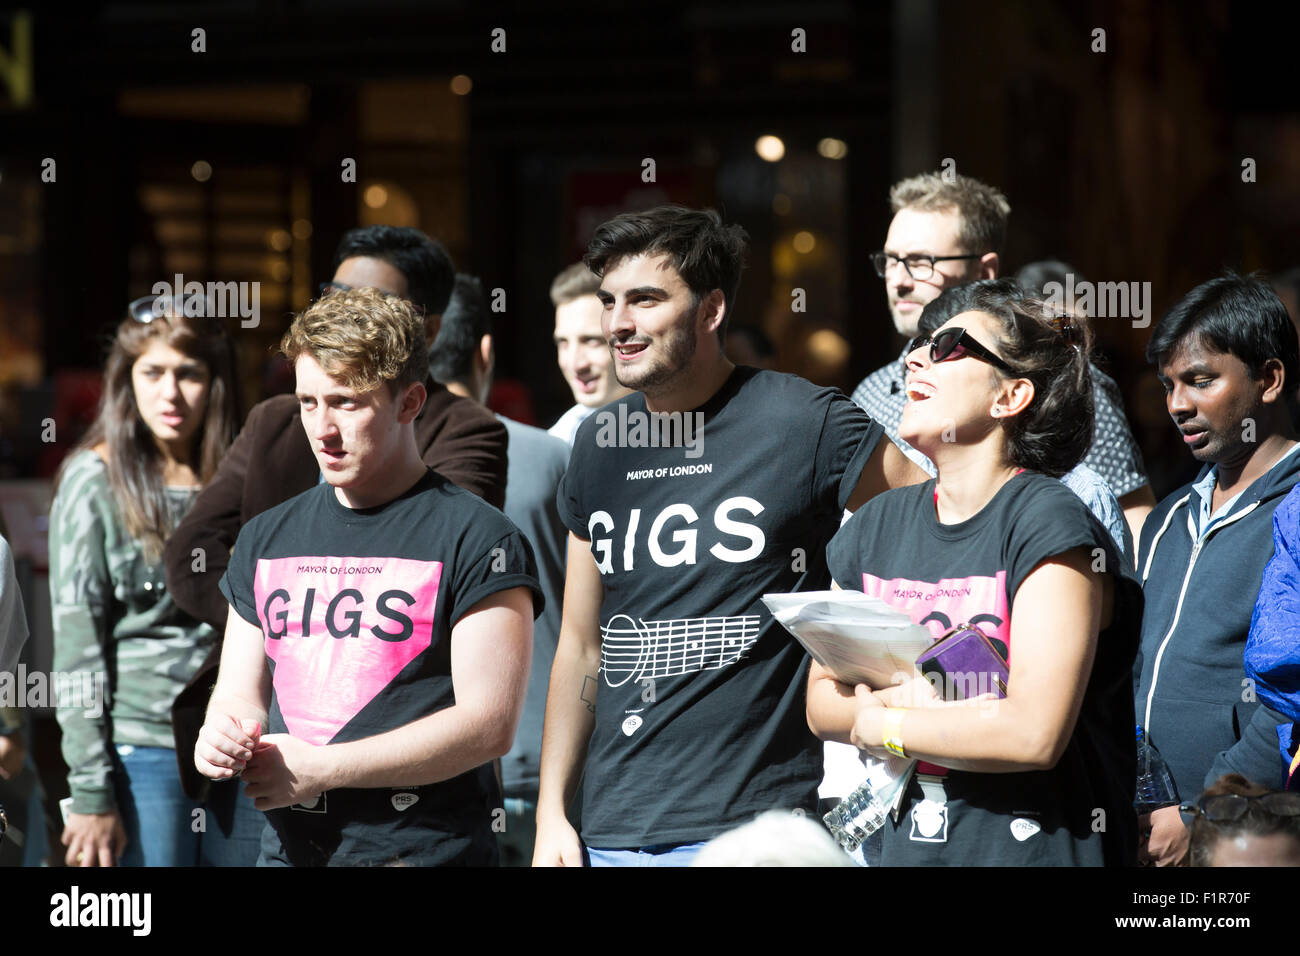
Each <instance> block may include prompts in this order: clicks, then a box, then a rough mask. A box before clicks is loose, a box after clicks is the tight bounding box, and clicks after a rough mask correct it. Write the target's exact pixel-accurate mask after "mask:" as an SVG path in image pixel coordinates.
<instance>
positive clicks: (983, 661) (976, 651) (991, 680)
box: [916, 624, 1011, 700]
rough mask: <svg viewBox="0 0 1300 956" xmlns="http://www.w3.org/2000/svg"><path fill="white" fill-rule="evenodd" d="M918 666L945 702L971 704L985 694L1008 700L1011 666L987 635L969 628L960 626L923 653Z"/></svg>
mask: <svg viewBox="0 0 1300 956" xmlns="http://www.w3.org/2000/svg"><path fill="white" fill-rule="evenodd" d="M916 666H917V669H918V670H920V672H921V673H922V674H924V675H925V676H926V678H927V679H928V680H929V681H930V682H931V683H932V684H934V685H935V688H936V689H937V690H938V691H940V693H941V696H942V697H943V699H944V700H968V699H970V698H972V697H978V696H980V695H981V694H993V696H995V697H1006V696H1007V681H1008V680H1010V678H1011V673H1010V671H1009V670H1008V668H1007V662H1006V661H1005V660H1003V659H1002V655H1001V654H999V653H998V652H997V649H996V648H995V647H994V646H993V644H992V642H990V641H989V639H988V638H987V637H985V636H984V632H983V631H981V630H980V629H979V628H978V627H972V626H971V625H969V624H958V625H957V626H956V627H954V628H953V629H952V630H951V631H949V632H948V633H947V634H945V635H943V637H941V638H939V639H938V640H937V641H935V642H934V643H933V644H931V645H930V646H929V647H928V648H926V649H925V650H924V651H922V652H921V655H920V656H919V657H917V659H916ZM936 678H939V679H941V680H942V683H939V682H938V681H937V680H936Z"/></svg>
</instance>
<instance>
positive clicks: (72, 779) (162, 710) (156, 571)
mask: <svg viewBox="0 0 1300 956" xmlns="http://www.w3.org/2000/svg"><path fill="white" fill-rule="evenodd" d="M196 495H197V491H194V490H189V489H170V488H169V489H168V490H167V499H168V505H169V507H171V508H173V509H174V511H173V520H177V519H179V517H180V516H181V515H182V514H183V513H184V512H185V511H187V510H188V509H189V506H190V505H191V504H192V503H193V501H194V498H195V496H196ZM50 605H51V612H52V615H53V619H54V670H55V671H56V672H59V673H60V674H61V675H67V674H69V673H71V672H80V674H81V675H82V679H80V680H77V681H75V682H68V683H69V684H70V685H71V686H73V687H77V688H79V689H84V688H85V687H86V686H93V687H94V688H95V690H96V695H95V696H96V697H98V696H99V692H101V691H106V692H107V698H108V699H107V701H104V700H102V699H93V700H87V699H86V696H87V695H86V694H85V693H84V692H82V693H79V694H77V695H73V694H69V693H65V694H63V695H60V697H61V699H56V701H55V704H56V713H57V716H58V721H59V726H60V727H62V729H63V758H64V760H66V761H67V763H68V787H69V789H70V790H71V791H72V799H73V804H72V810H73V812H75V813H106V812H108V811H110V810H112V809H114V808H115V807H116V800H115V798H114V794H113V758H112V752H111V751H110V749H109V748H110V746H118V747H120V746H123V745H131V746H143V747H168V748H174V746H175V744H174V742H173V737H172V726H171V706H172V701H173V700H174V699H175V698H176V695H177V694H178V693H179V692H180V690H181V688H183V687H184V686H185V684H186V682H187V681H189V679H190V678H191V677H192V676H193V675H194V673H195V672H196V671H197V670H198V669H199V666H200V665H201V664H202V663H203V660H204V658H205V657H207V654H208V651H209V649H210V648H211V647H212V646H213V644H214V643H215V641H216V633H215V632H214V631H213V629H212V628H211V627H209V626H208V625H206V624H200V623H198V622H196V621H195V620H194V619H193V618H191V617H190V616H189V615H187V614H186V613H185V612H183V611H181V610H180V608H178V607H177V606H176V604H175V602H174V601H173V600H172V598H171V595H169V594H168V593H167V590H166V586H165V581H164V576H163V567H162V562H161V558H159V559H158V560H155V561H152V562H151V561H147V560H146V559H145V555H144V552H143V547H142V545H141V543H140V542H139V541H138V540H137V539H135V538H132V537H130V536H129V535H128V534H127V531H126V527H125V525H124V524H123V522H122V519H121V517H120V515H119V513H118V510H117V507H116V504H115V503H114V501H113V495H112V492H111V490H110V488H109V484H108V469H107V467H106V466H105V465H104V463H103V461H102V460H101V459H100V458H99V456H98V455H96V454H95V453H94V452H92V451H82V452H77V453H76V454H75V455H74V457H73V458H72V459H70V460H69V462H68V466H67V468H66V469H65V471H64V475H63V478H62V481H61V482H60V484H59V489H58V493H57V494H56V496H55V498H54V503H53V505H52V506H51V508H50ZM85 674H90V675H92V678H93V684H92V683H91V681H89V680H87V679H85V678H84V675H85ZM63 680H64V678H62V677H61V678H60V681H63Z"/></svg>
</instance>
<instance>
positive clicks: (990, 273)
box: [853, 173, 1155, 540]
mask: <svg viewBox="0 0 1300 956" xmlns="http://www.w3.org/2000/svg"><path fill="white" fill-rule="evenodd" d="M950 179H951V181H949V179H946V178H945V177H944V176H943V175H941V174H939V173H923V174H921V175H918V176H912V177H910V178H908V179H904V180H901V181H900V182H898V183H895V184H894V186H893V188H892V189H890V191H889V202H890V207H891V208H892V210H893V212H894V218H893V221H892V222H891V223H890V224H889V232H888V234H887V235H886V236H885V247H884V249H882V250H880V251H879V252H876V253H874V254H873V255H872V257H871V262H872V265H873V266H874V267H875V270H876V274H877V275H879V276H880V277H881V278H883V279H884V280H885V292H886V295H887V296H888V299H889V311H890V314H891V316H892V317H893V320H894V328H895V329H896V330H897V332H898V334H899V335H901V336H903V337H905V338H906V339H907V340H909V341H910V340H911V339H912V338H913V337H914V336H916V334H917V332H918V323H919V322H920V318H921V312H922V311H923V310H924V308H925V307H926V305H928V304H929V303H930V302H932V301H934V300H935V299H937V298H938V297H939V295H940V294H941V293H942V292H943V291H944V290H946V289H951V288H953V287H955V286H960V285H965V284H967V283H970V282H975V281H977V280H980V279H995V278H997V276H998V274H999V272H1000V271H1001V266H1002V262H1001V257H1000V250H1001V249H1002V245H1003V242H1004V241H1005V239H1006V232H1007V218H1008V217H1009V216H1010V214H1011V206H1010V204H1009V203H1008V202H1007V199H1006V197H1005V196H1003V195H1002V193H1001V192H999V191H998V190H997V189H995V188H993V187H992V186H989V185H987V184H985V183H982V182H980V181H979V180H977V179H973V178H971V177H969V176H953V177H950ZM1035 291H1036V290H1035ZM905 372H906V369H905V368H904V366H903V356H902V355H900V356H899V357H898V358H897V359H896V360H895V361H893V362H890V363H889V364H888V365H885V366H883V367H882V368H879V369H877V370H876V371H874V372H872V373H871V374H870V375H868V376H867V377H866V378H865V379H863V380H862V381H861V382H860V383H859V384H858V387H857V388H856V389H855V390H854V392H853V400H854V401H855V402H857V403H858V405H860V406H861V407H862V408H863V410H865V411H866V412H867V414H868V415H870V416H871V417H872V418H873V419H875V420H876V421H878V422H880V424H881V425H882V426H883V427H884V429H885V432H886V434H888V435H889V437H890V438H892V439H893V440H894V441H895V442H897V443H898V445H899V447H901V448H902V449H903V450H904V451H905V452H907V453H908V455H909V456H910V457H912V459H913V460H914V461H916V462H917V464H919V465H920V466H921V467H922V468H925V469H926V470H927V471H930V472H931V473H933V466H932V465H930V464H929V462H928V461H926V460H925V456H924V455H922V454H921V453H920V452H918V451H916V450H915V449H913V448H911V447H910V446H908V445H907V443H906V442H904V441H902V440H901V439H900V438H899V437H898V422H899V419H901V418H902V415H903V404H904V401H905V400H906V397H907V396H906V395H905V393H904V389H903V377H904V374H905ZM1092 372H1093V381H1094V385H1095V388H1094V396H1093V397H1094V402H1095V408H1096V422H1097V432H1096V439H1095V440H1094V442H1093V445H1092V447H1091V448H1090V449H1089V450H1088V454H1087V455H1086V456H1084V460H1083V463H1084V464H1085V465H1087V466H1088V467H1089V468H1091V469H1092V470H1093V471H1095V472H1096V473H1097V474H1098V475H1100V476H1101V478H1102V479H1103V480H1104V481H1105V482H1106V483H1107V484H1108V485H1109V486H1110V488H1111V490H1112V491H1113V492H1114V494H1115V496H1116V497H1117V498H1118V499H1119V502H1120V505H1121V506H1122V507H1123V509H1124V517H1125V520H1126V521H1127V522H1128V525H1129V528H1130V530H1131V532H1132V536H1133V538H1134V540H1136V539H1137V537H1138V535H1139V534H1140V533H1141V530H1142V522H1143V521H1144V520H1145V518H1146V516H1147V514H1148V513H1149V512H1150V511H1151V509H1152V507H1154V505H1155V496H1154V495H1153V494H1152V492H1151V486H1150V485H1149V484H1148V483H1147V477H1146V472H1145V470H1144V468H1143V465H1142V455H1141V452H1140V451H1139V450H1138V447H1137V443H1136V442H1135V441H1134V440H1133V434H1132V431H1131V429H1130V428H1129V425H1128V421H1127V419H1126V418H1125V416H1124V411H1123V406H1122V403H1121V398H1120V394H1119V389H1118V386H1116V385H1115V383H1114V381H1113V380H1111V379H1110V378H1108V377H1106V376H1104V375H1103V374H1102V373H1101V372H1099V371H1098V370H1097V368H1096V367H1095V366H1094V367H1093V369H1092Z"/></svg>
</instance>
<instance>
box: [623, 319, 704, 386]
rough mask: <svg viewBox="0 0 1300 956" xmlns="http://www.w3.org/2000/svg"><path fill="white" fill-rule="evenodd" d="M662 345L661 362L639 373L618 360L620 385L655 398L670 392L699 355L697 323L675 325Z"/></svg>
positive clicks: (661, 341) (660, 342)
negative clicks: (621, 364)
mask: <svg viewBox="0 0 1300 956" xmlns="http://www.w3.org/2000/svg"><path fill="white" fill-rule="evenodd" d="M692 311H694V310H692ZM658 344H659V345H660V347H661V349H662V355H661V357H660V359H659V361H658V362H656V363H655V364H653V365H651V366H650V368H648V369H646V370H645V371H644V373H642V374H641V375H639V376H637V375H636V374H634V373H632V370H631V369H623V368H620V367H619V366H618V364H617V359H615V365H614V377H615V378H616V379H617V380H618V383H619V384H620V385H622V386H623V387H624V388H630V389H633V390H634V391H638V392H641V393H642V394H644V395H649V396H651V397H654V396H655V395H656V394H659V393H662V392H666V391H670V390H671V387H672V386H673V385H675V384H676V382H677V380H678V379H679V378H680V377H681V376H682V375H683V374H684V373H685V372H686V370H687V368H688V367H689V365H690V362H691V359H692V358H694V356H695V347H696V345H697V344H698V342H697V339H696V334H695V325H694V323H693V322H691V323H687V324H686V325H685V326H684V327H676V328H674V329H673V331H672V332H671V333H669V334H668V335H665V336H663V337H662V338H660V340H659V343H658ZM625 375H626V377H624V376H625Z"/></svg>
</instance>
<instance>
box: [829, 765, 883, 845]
mask: <svg viewBox="0 0 1300 956" xmlns="http://www.w3.org/2000/svg"><path fill="white" fill-rule="evenodd" d="M887 813H889V808H888V807H887V806H885V805H884V803H883V802H882V801H881V800H879V799H878V798H877V797H876V794H875V791H873V790H872V788H871V782H870V781H868V780H864V781H862V783H860V784H859V785H858V788H857V789H856V790H854V791H853V792H852V793H851V794H849V795H848V796H847V797H845V798H844V799H843V800H841V801H840V802H839V803H837V804H836V805H835V807H834V809H832V810H831V812H830V813H828V814H826V816H824V817H822V822H823V823H825V824H826V828H827V829H828V830H830V831H831V836H833V837H834V838H835V841H836V842H837V843H839V845H840V846H841V847H843V849H844V852H845V853H852V852H853V851H854V850H856V849H857V848H858V847H860V846H861V845H862V844H863V843H864V842H865V841H866V839H867V837H869V836H871V834H873V833H875V832H876V831H877V830H879V829H880V828H881V827H882V826H883V825H884V823H885V815H886V814H887Z"/></svg>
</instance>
